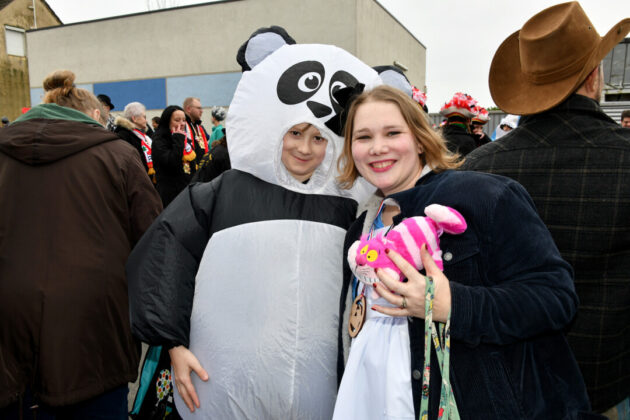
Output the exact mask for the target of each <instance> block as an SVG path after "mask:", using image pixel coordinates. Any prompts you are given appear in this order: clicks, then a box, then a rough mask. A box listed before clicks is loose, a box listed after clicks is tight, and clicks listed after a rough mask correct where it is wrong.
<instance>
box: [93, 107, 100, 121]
mask: <svg viewBox="0 0 630 420" xmlns="http://www.w3.org/2000/svg"><path fill="white" fill-rule="evenodd" d="M90 117H92V119H93V120H94V121H98V122H101V110H100V109H98V108H95V109H94V110H92V115H90Z"/></svg>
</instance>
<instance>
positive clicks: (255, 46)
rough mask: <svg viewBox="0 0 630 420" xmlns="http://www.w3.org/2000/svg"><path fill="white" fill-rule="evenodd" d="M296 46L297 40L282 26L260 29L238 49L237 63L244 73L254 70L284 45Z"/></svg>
mask: <svg viewBox="0 0 630 420" xmlns="http://www.w3.org/2000/svg"><path fill="white" fill-rule="evenodd" d="M291 44H295V40H294V39H293V38H291V36H290V35H289V34H288V33H287V31H285V30H284V28H281V27H280V26H270V27H269V28H260V29H258V30H257V31H256V32H254V33H253V34H252V35H251V36H250V37H249V39H248V40H247V41H245V43H244V44H243V45H241V47H240V48H239V49H238V53H237V54H236V61H238V64H240V65H241V68H242V69H243V71H248V70H251V69H253V68H254V67H255V66H256V65H258V63H260V62H261V61H263V60H264V59H265V57H267V56H268V55H269V54H271V53H272V52H274V51H275V50H277V49H278V48H280V47H282V46H283V45H291Z"/></svg>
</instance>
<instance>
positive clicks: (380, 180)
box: [352, 101, 422, 195]
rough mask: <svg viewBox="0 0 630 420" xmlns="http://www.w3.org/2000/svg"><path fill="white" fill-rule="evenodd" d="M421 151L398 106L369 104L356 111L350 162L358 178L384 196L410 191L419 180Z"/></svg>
mask: <svg viewBox="0 0 630 420" xmlns="http://www.w3.org/2000/svg"><path fill="white" fill-rule="evenodd" d="M420 153H422V149H421V148H420V145H419V143H418V142H417V141H416V139H415V137H414V135H413V134H412V132H411V130H410V129H409V126H408V125H407V123H406V121H405V119H404V118H403V116H402V114H401V112H400V110H399V109H398V106H397V105H396V104H394V103H391V102H382V101H368V102H365V103H364V104H362V105H360V106H359V107H358V108H357V111H356V114H355V117H354V130H353V132H352V158H353V159H354V163H355V166H356V168H357V170H358V171H359V173H360V174H361V176H363V177H364V178H365V179H366V180H367V181H368V182H370V183H371V184H372V185H374V186H375V187H376V188H378V189H379V190H380V191H381V192H382V193H383V194H384V195H390V194H393V193H396V192H400V191H404V190H407V189H409V188H412V187H413V186H414V185H415V184H416V181H418V179H419V178H420V173H421V172H422V162H421V161H420V156H419V155H420Z"/></svg>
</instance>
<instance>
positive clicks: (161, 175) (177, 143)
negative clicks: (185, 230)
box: [152, 105, 204, 207]
mask: <svg viewBox="0 0 630 420" xmlns="http://www.w3.org/2000/svg"><path fill="white" fill-rule="evenodd" d="M186 126H187V120H186V114H185V112H184V109H183V108H181V107H179V106H177V105H170V106H167V107H166V109H164V111H163V112H162V115H161V116H160V123H159V124H158V127H157V129H156V130H155V135H154V136H153V137H154V139H153V149H152V156H153V161H154V165H155V171H156V172H157V189H158V192H159V193H160V197H161V198H162V203H163V204H164V207H166V206H168V205H169V204H170V203H171V201H173V199H174V198H175V197H176V196H177V194H179V193H180V192H181V191H182V190H183V189H184V188H186V185H188V184H189V183H190V180H191V179H192V177H193V175H195V172H197V167H198V163H197V155H198V154H199V155H203V153H204V149H203V148H202V147H200V146H199V144H197V143H196V142H195V139H193V138H192V136H189V135H188V131H187V129H186Z"/></svg>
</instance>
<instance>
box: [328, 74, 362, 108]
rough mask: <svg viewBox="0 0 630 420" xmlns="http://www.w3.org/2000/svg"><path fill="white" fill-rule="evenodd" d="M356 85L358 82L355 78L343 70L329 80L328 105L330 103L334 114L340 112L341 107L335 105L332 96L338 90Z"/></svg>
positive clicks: (335, 102)
mask: <svg viewBox="0 0 630 420" xmlns="http://www.w3.org/2000/svg"><path fill="white" fill-rule="evenodd" d="M357 83H359V81H358V80H357V79H356V77H354V76H353V75H351V74H350V73H348V72H347V71H344V70H339V71H338V72H336V73H335V74H333V76H332V77H331V78H330V88H329V92H328V93H329V94H330V103H332V105H333V108H334V109H335V112H336V113H339V112H341V106H340V105H339V104H338V103H337V100H336V99H335V97H334V96H333V94H334V93H335V92H337V90H339V89H343V88H345V87H348V86H350V87H354V86H355V85H356V84H357Z"/></svg>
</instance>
